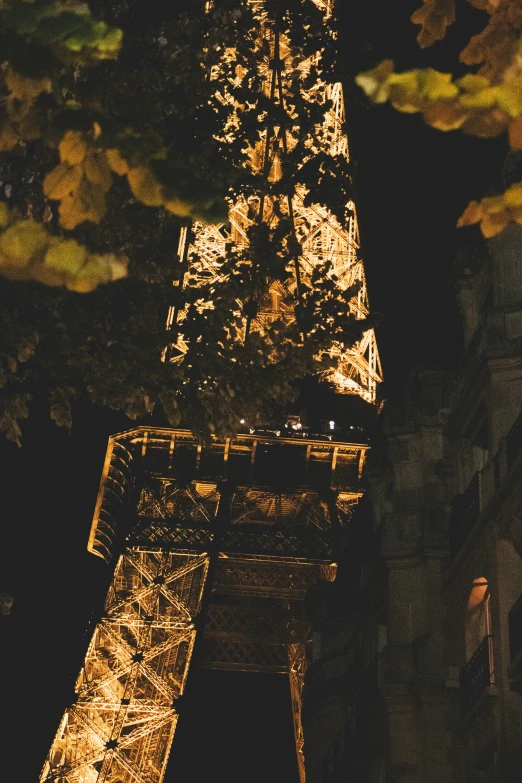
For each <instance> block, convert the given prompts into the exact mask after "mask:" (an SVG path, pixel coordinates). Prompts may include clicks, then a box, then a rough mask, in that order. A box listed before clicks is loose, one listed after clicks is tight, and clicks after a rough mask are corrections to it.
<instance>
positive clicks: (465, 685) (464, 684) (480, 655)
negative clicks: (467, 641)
mask: <svg viewBox="0 0 522 783" xmlns="http://www.w3.org/2000/svg"><path fill="white" fill-rule="evenodd" d="M490 685H493V645H492V637H491V636H486V637H484V640H483V641H482V642H481V644H479V646H478V648H477V649H476V650H475V652H474V653H473V655H472V656H471V658H470V659H469V661H468V662H467V664H466V666H465V667H464V669H463V670H462V672H461V675H460V712H461V715H462V717H464V716H465V715H467V714H468V712H469V711H470V709H471V708H472V707H473V705H474V704H476V703H477V701H478V700H479V698H480V697H481V695H482V694H483V693H484V691H485V690H486V688H489V687H490Z"/></svg>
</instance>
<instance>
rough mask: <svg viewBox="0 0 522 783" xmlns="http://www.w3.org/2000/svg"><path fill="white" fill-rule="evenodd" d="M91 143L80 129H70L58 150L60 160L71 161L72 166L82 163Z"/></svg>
mask: <svg viewBox="0 0 522 783" xmlns="http://www.w3.org/2000/svg"><path fill="white" fill-rule="evenodd" d="M88 149H89V145H88V143H87V140H86V139H85V137H84V134H83V133H81V132H80V131H73V130H69V131H67V133H66V134H65V136H64V137H63V139H62V140H61V141H60V144H59V145H58V151H59V153H60V160H61V161H63V162H64V163H69V164H70V165H71V166H74V165H76V164H77V163H82V161H83V159H84V158H85V156H86V154H87V150H88Z"/></svg>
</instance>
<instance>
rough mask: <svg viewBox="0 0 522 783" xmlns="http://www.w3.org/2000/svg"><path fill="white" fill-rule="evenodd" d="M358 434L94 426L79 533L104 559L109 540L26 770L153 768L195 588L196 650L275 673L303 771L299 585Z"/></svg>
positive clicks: (136, 778) (168, 734) (219, 662)
mask: <svg viewBox="0 0 522 783" xmlns="http://www.w3.org/2000/svg"><path fill="white" fill-rule="evenodd" d="M366 450H367V445H366V444H360V443H359V444H358V443H344V442H334V441H330V440H329V439H326V440H321V439H318V438H299V439H298V440H296V439H292V438H288V437H280V436H277V435H275V434H274V435H265V434H259V435H258V434H255V433H254V434H240V435H238V436H236V438H227V439H224V440H218V439H214V440H213V441H212V442H211V443H209V444H207V445H206V446H202V445H201V444H199V443H198V442H197V441H196V439H195V438H194V436H193V435H192V433H190V432H189V431H188V430H182V429H178V430H173V429H155V428H145V427H140V428H136V429H134V430H130V431H128V432H124V433H120V434H119V435H115V436H113V437H112V438H111V439H110V441H109V447H108V450H107V457H106V460H105V464H104V468H103V474H102V479H101V483H100V491H99V495H98V499H97V502H96V510H95V514H94V519H93V525H92V529H91V534H90V538H89V549H90V551H92V552H94V553H96V554H97V555H99V556H101V557H103V558H104V559H106V560H107V561H108V562H113V560H114V559H115V555H117V554H118V551H121V550H120V549H119V548H120V547H121V546H122V545H121V544H120V543H119V542H120V541H124V542H125V544H124V546H123V552H122V554H120V555H119V557H117V562H116V567H115V570H114V575H113V579H112V583H111V586H110V588H109V591H108V595H107V598H106V601H105V605H104V610H103V615H102V617H101V619H100V621H99V622H98V624H97V625H96V627H95V630H94V633H93V636H92V639H91V642H90V644H89V647H88V650H87V654H86V657H85V662H84V665H83V668H82V670H81V673H80V676H79V678H78V680H77V683H76V688H75V692H76V696H75V699H74V702H73V703H72V704H71V705H70V706H69V707H68V708H67V709H66V711H65V714H64V716H63V719H62V721H61V723H60V727H59V730H58V733H57V735H56V737H55V739H54V742H53V743H52V746H51V749H50V751H49V754H48V756H47V759H46V762H45V765H44V768H43V771H42V775H41V778H40V780H41V783H51V782H52V783H162V779H163V776H164V772H165V768H166V764H167V759H168V755H169V751H170V747H171V744H172V738H173V735H174V731H175V727H176V721H177V719H178V714H177V710H176V700H177V698H178V697H179V696H180V695H181V694H182V693H183V689H184V686H185V680H186V677H187V672H188V668H189V664H190V660H191V656H192V650H193V646H194V641H195V634H196V631H195V623H194V620H195V618H196V616H197V615H198V613H199V612H200V608H201V605H202V599H203V591H204V589H206V590H207V593H206V600H205V606H206V611H205V613H204V620H203V619H202V621H201V627H202V629H203V639H202V645H201V652H200V656H199V665H201V666H205V667H208V668H212V669H233V670H238V671H257V672H272V673H279V674H287V675H289V677H290V688H291V696H292V709H293V715H294V726H295V736H296V747H297V756H298V764H299V774H300V776H301V783H304V757H303V735H302V728H301V692H302V684H303V677H304V672H305V668H306V654H305V653H306V640H307V638H308V635H309V628H308V623H307V620H306V616H305V611H304V599H305V595H306V592H307V590H308V589H309V588H310V587H311V586H312V585H314V584H316V583H317V582H319V581H321V580H328V581H333V579H334V578H335V572H336V564H335V554H334V552H333V550H332V545H331V532H332V529H333V528H334V526H339V525H342V524H343V521H344V520H345V519H346V520H348V519H349V516H350V513H351V509H352V507H353V505H354V503H356V502H357V499H358V498H359V497H360V495H361V492H360V488H359V480H360V477H361V472H362V466H363V464H364V459H365V454H366ZM290 464H292V465H293V467H292V469H291V470H289V471H288V474H287V478H288V481H290V486H286V485H285V486H286V488H285V489H284V490H282V489H281V475H282V473H281V471H283V470H284V469H288V466H289V465H290ZM267 466H268V473H267V472H266V470H267ZM285 475H286V474H285ZM238 477H242V478H241V481H238ZM270 477H272V478H271V480H272V481H273V483H272V484H270V483H267V478H270ZM256 482H258V483H256ZM292 482H293V483H292ZM323 498H328V501H325V500H323ZM211 561H212V570H210V564H211ZM207 572H208V573H211V574H212V577H211V579H210V578H209V579H207ZM206 583H207V584H206ZM198 627H200V626H199V625H198Z"/></svg>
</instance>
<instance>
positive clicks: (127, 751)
mask: <svg viewBox="0 0 522 783" xmlns="http://www.w3.org/2000/svg"><path fill="white" fill-rule="evenodd" d="M248 2H249V4H250V6H251V7H252V9H253V11H254V13H255V14H256V18H257V19H258V22H259V52H260V53H261V54H262V56H261V57H260V58H259V75H260V76H261V78H262V80H263V85H264V87H263V89H264V91H265V94H266V95H267V96H268V97H269V98H270V100H271V101H273V102H276V103H277V102H280V105H281V106H282V107H284V105H285V101H286V100H287V97H288V93H289V90H290V83H291V78H290V72H291V70H292V69H293V68H294V65H293V63H292V56H293V55H292V53H291V51H290V46H289V42H288V41H287V40H286V39H285V36H284V35H283V34H280V33H279V32H278V29H277V27H276V26H275V25H274V24H273V23H272V22H271V19H270V17H269V14H268V13H267V11H266V10H265V7H264V2H263V0H248ZM315 3H316V5H317V6H319V8H320V9H321V10H322V11H323V13H324V23H325V24H328V23H329V17H330V12H331V8H330V3H327V2H322V0H315ZM299 67H300V69H301V70H302V72H303V73H306V70H307V68H308V67H309V63H308V61H306V60H303V61H302V62H301V63H300V64H299ZM238 78H241V74H239V75H238ZM321 90H322V93H321V94H322V100H323V101H324V102H325V106H326V107H327V108H326V109H325V113H324V124H323V134H322V135H323V138H324V139H325V143H326V145H327V148H328V153H329V154H330V155H332V156H338V155H343V156H346V157H347V156H348V141H347V138H346V135H345V133H344V106H343V98H342V89H341V85H340V84H322V85H321ZM293 143H294V142H293V141H292V138H291V136H290V134H289V133H288V130H287V129H286V128H284V127H277V126H274V127H270V128H267V129H266V132H265V135H264V137H263V138H261V139H260V141H259V142H257V143H256V144H255V146H254V147H253V148H252V149H251V150H250V165H251V168H252V170H253V171H254V172H255V173H257V174H259V175H261V176H263V177H266V178H268V179H269V180H271V181H277V179H278V178H279V177H280V176H281V170H282V166H283V165H284V158H285V155H286V154H287V152H288V149H289V148H290V147H291V145H292V144H293ZM309 154H310V155H313V154H314V150H313V149H311V150H310V151H309ZM306 196H307V192H306V189H305V188H304V187H303V186H298V187H296V189H295V191H294V192H293V193H292V194H291V195H289V196H284V197H282V196H279V197H278V199H277V203H276V200H275V198H274V197H271V198H269V197H266V198H262V197H261V198H260V197H254V196H248V197H247V196H245V197H240V198H239V199H238V200H237V202H236V203H235V204H234V205H233V206H232V207H231V209H230V214H229V222H228V223H227V224H225V225H223V226H208V225H202V224H196V225H193V226H191V227H187V226H185V227H184V228H182V229H181V232H180V240H179V257H180V260H181V261H182V265H183V266H184V268H185V269H186V270H187V271H186V273H185V275H184V279H183V280H182V281H181V280H180V281H177V284H178V285H181V284H183V285H190V286H198V285H201V284H202V283H203V281H204V282H205V284H208V281H209V280H210V281H212V280H216V281H219V276H220V274H221V271H220V269H221V267H220V259H221V258H222V257H223V254H224V252H225V246H226V245H227V244H230V243H233V244H234V245H235V246H236V247H239V248H241V247H245V246H246V236H247V232H248V229H249V227H250V226H252V225H253V224H254V223H255V222H257V223H259V222H262V223H265V224H267V225H268V226H274V225H275V224H277V221H278V220H280V219H281V216H282V215H284V216H285V217H286V218H287V219H290V221H291V225H292V230H293V233H294V236H295V238H296V244H297V246H298V247H299V253H298V256H297V257H296V263H295V265H294V267H293V271H292V273H289V278H288V280H287V281H286V282H284V283H281V282H277V283H273V284H272V286H271V287H270V290H269V291H268V293H267V295H266V296H265V297H264V298H263V300H262V302H261V306H260V307H259V309H258V311H257V312H256V313H255V314H253V315H252V316H247V315H246V316H245V318H244V324H243V329H242V330H240V331H238V334H237V339H238V340H244V339H245V337H246V336H247V335H248V333H249V331H250V330H255V331H258V332H260V333H261V334H264V333H265V331H266V330H267V325H269V324H270V323H272V322H273V321H274V319H276V318H279V319H283V320H286V321H287V322H291V321H292V319H293V318H295V315H294V312H293V311H292V309H291V308H289V307H288V305H287V304H286V302H287V301H288V297H289V295H290V296H291V295H292V294H294V293H295V292H296V291H298V289H299V286H300V285H302V284H303V282H310V281H311V280H312V276H313V272H314V269H316V268H320V267H321V266H322V265H326V264H328V265H329V268H330V269H331V275H332V280H335V284H336V286H338V287H339V289H340V291H347V292H350V293H349V295H348V294H347V300H348V301H347V310H348V311H349V313H350V314H351V316H352V317H355V318H356V319H363V318H365V317H366V316H367V314H368V312H369V304H368V296H367V291H366V284H365V277H364V266H363V262H362V260H361V258H360V253H359V234H358V228H357V218H356V211H355V205H354V204H353V203H351V204H349V208H350V212H349V214H350V216H349V218H348V219H347V221H346V223H345V224H344V225H341V223H340V222H339V221H338V220H337V219H336V218H335V217H334V216H333V215H332V214H331V213H330V212H329V211H328V210H327V209H326V208H325V207H323V206H321V205H320V204H312V205H309V204H308V202H307V199H306ZM354 290H356V293H355V294H353V291H354ZM183 320H184V314H183V312H177V311H176V309H175V308H171V309H170V311H169V314H168V321H167V328H168V329H169V330H172V327H173V326H175V327H176V330H175V331H176V341H175V343H174V344H173V345H171V346H169V348H168V349H167V350H166V352H165V356H164V360H167V361H184V354H185V351H186V348H187V338H186V337H185V336H184V334H183ZM329 355H330V356H331V357H332V358H334V359H335V360H336V363H335V369H334V370H329V371H328V372H327V373H326V377H327V379H328V380H329V381H330V382H332V383H334V384H335V386H336V387H337V389H338V391H339V392H340V393H345V394H354V395H358V396H359V397H361V398H363V399H364V400H366V401H367V402H368V403H370V404H375V402H376V391H377V386H378V384H379V382H380V381H381V374H382V373H381V367H380V363H379V357H378V352H377V347H376V343H375V335H374V332H373V329H371V328H370V329H367V330H366V331H364V332H363V333H362V336H361V338H360V339H359V340H358V341H356V342H355V343H354V344H353V345H344V344H340V343H333V344H332V346H331V348H330V350H329ZM331 427H332V429H331V430H330V431H328V432H326V433H322V434H321V433H320V434H317V435H314V434H311V433H308V432H305V431H304V430H303V428H302V427H301V424H300V422H299V421H298V420H297V419H295V418H294V419H293V420H292V419H289V420H288V421H287V423H286V426H283V427H282V428H280V429H277V428H275V427H273V428H270V429H267V430H258V429H255V428H249V427H248V424H247V425H246V426H245V428H244V431H242V432H240V433H238V434H237V435H236V436H235V437H231V438H224V439H220V438H217V437H216V438H213V440H212V442H211V443H210V444H208V445H203V444H202V443H200V442H198V440H197V439H196V438H195V437H194V435H193V434H192V433H191V431H190V430H189V429H184V428H178V429H166V428H165V429H164V428H150V427H138V428H136V429H133V430H130V431H127V432H123V433H120V434H117V435H115V436H113V437H111V438H110V440H109V445H108V450H107V455H106V459H105V464H104V469H103V474H102V479H101V484H100V489H99V494H98V499H97V503H96V508H95V513H94V519H93V523H92V528H91V533H90V538H89V543H88V549H89V551H90V552H92V553H93V554H94V555H98V556H99V557H102V558H103V559H105V560H106V561H107V563H109V564H110V565H111V567H113V569H114V570H113V576H112V580H111V584H110V587H109V590H108V593H107V596H106V599H105V603H104V608H103V613H102V616H101V618H100V620H99V622H98V623H97V625H96V627H95V629H94V632H93V635H92V638H91V640H90V643H89V646H88V650H87V653H86V656H85V660H84V664H83V667H82V669H81V671H80V674H79V676H78V679H77V681H76V686H75V697H74V700H73V702H72V703H71V704H70V705H69V706H68V707H67V708H66V710H65V712H64V715H63V718H62V720H61V722H60V725H59V728H58V731H57V733H56V736H55V739H54V741H53V743H52V746H51V748H50V750H49V753H48V755H47V758H46V760H45V763H44V767H43V770H42V773H41V777H40V781H41V783H51V781H53V783H58V782H60V783H161V782H162V780H163V778H164V775H165V770H166V765H167V761H168V757H169V752H170V748H171V745H172V741H173V736H174V732H175V729H176V724H177V721H178V706H179V699H180V697H181V696H182V694H183V691H184V688H185V684H186V681H187V676H188V672H189V667H190V663H191V658H192V654H193V650H194V645H195V643H196V640H197V647H196V649H197V655H196V656H195V659H196V663H197V665H199V666H203V667H207V668H210V669H221V670H237V671H251V672H269V673H274V674H275V673H277V674H281V675H286V676H288V677H289V680H290V692H291V701H292V709H293V715H294V727H295V740H296V749H297V762H298V769H299V776H300V780H301V783H304V781H305V756H304V751H305V749H304V742H303V732H302V726H301V706H302V700H301V696H302V690H303V683H304V677H305V672H306V667H307V661H308V659H309V650H308V647H309V645H308V638H309V630H310V629H309V625H308V622H307V618H306V613H305V610H304V598H305V594H306V591H307V590H308V589H309V588H310V587H311V586H312V585H314V584H316V583H318V582H320V581H321V580H327V581H333V580H334V579H335V574H336V562H335V558H336V554H335V540H336V536H337V533H338V530H339V529H340V528H342V526H343V525H345V524H347V522H348V520H349V518H350V514H351V511H352V510H353V507H354V505H355V504H356V503H357V501H358V499H359V498H360V497H361V494H362V490H361V486H360V480H361V475H362V471H363V467H364V462H365V457H366V453H367V449H368V445H367V443H365V442H364V441H363V439H359V440H361V441H362V442H358V440H357V439H355V441H354V440H352V439H350V438H348V439H346V438H344V437H339V438H338V439H336V437H335V425H334V423H333V422H332V423H331Z"/></svg>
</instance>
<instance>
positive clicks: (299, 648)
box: [288, 643, 306, 783]
mask: <svg viewBox="0 0 522 783" xmlns="http://www.w3.org/2000/svg"><path fill="white" fill-rule="evenodd" d="M288 662H289V667H288V670H289V675H290V697H291V699H292V712H293V715H294V732H295V746H296V751H297V766H298V770H299V780H300V783H305V763H304V737H303V726H302V722H301V708H302V693H303V685H304V676H305V672H306V647H305V645H304V644H303V643H301V644H289V645H288Z"/></svg>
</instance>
